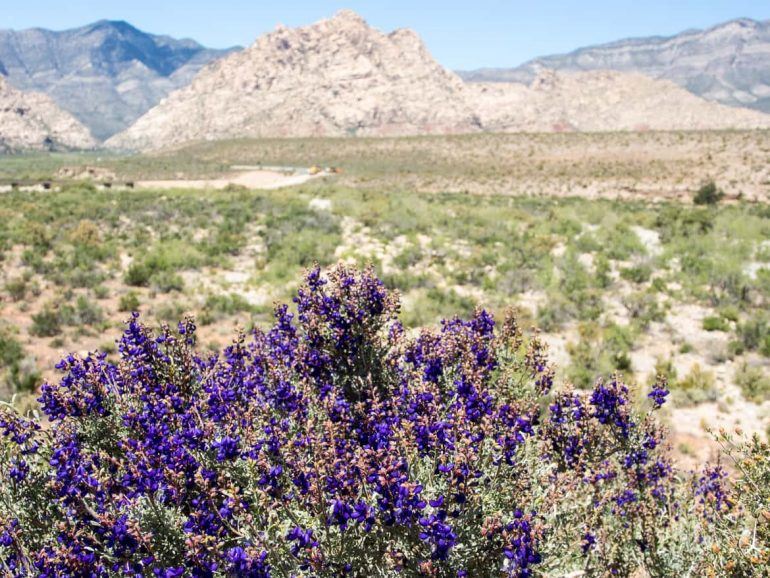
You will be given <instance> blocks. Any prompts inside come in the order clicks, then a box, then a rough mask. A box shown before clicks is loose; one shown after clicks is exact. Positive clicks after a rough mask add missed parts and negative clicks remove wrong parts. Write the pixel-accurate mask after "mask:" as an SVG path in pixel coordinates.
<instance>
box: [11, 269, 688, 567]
mask: <svg viewBox="0 0 770 578" xmlns="http://www.w3.org/2000/svg"><path fill="white" fill-rule="evenodd" d="M295 301H296V310H297V314H296V316H293V315H292V314H291V313H290V312H289V309H288V307H286V306H279V307H277V309H276V311H275V322H274V324H273V326H272V327H271V328H269V329H268V330H267V331H266V332H262V331H259V330H257V331H255V332H254V334H253V336H252V338H251V339H250V340H248V341H247V340H246V338H245V337H244V336H239V337H238V338H237V339H236V340H235V341H234V343H233V344H232V345H231V346H230V347H228V348H227V349H226V350H225V351H224V354H223V355H221V356H216V355H215V356H213V357H210V358H206V357H205V356H201V355H200V354H199V353H198V352H197V351H196V337H195V326H194V323H193V322H192V320H187V321H185V322H183V323H180V325H179V327H178V330H176V331H172V330H170V329H169V328H164V329H163V330H161V331H160V332H159V333H153V332H151V331H150V330H148V329H147V328H146V327H144V326H142V325H141V324H140V323H139V320H138V318H137V317H136V316H134V317H133V318H132V320H131V321H130V322H129V324H128V327H127V329H126V331H125V333H124V335H123V337H122V339H121V340H120V342H119V344H118V351H119V355H120V360H119V362H116V363H112V362H110V361H109V360H108V359H106V358H105V357H104V356H102V355H98V354H95V355H89V356H86V357H82V358H81V357H78V356H68V357H67V358H66V359H64V360H63V361H62V362H61V363H60V365H59V367H60V368H61V369H62V370H63V371H64V372H65V376H64V377H63V379H62V380H61V381H60V382H59V383H58V384H49V385H45V386H44V387H43V389H42V396H41V398H40V403H41V406H42V410H43V412H44V413H45V416H46V419H47V420H48V421H49V423H50V425H48V426H46V428H45V429H41V427H40V425H39V424H38V423H36V422H35V421H32V420H29V419H26V418H23V417H21V416H19V415H18V414H15V413H14V412H13V411H12V410H11V409H10V408H7V407H3V408H2V409H0V412H2V413H0V432H2V433H3V434H4V435H3V436H2V438H0V476H2V478H1V479H2V480H3V482H4V483H3V484H0V526H1V527H0V560H2V563H3V564H4V567H5V568H7V569H13V570H12V573H13V575H14V576H19V577H22V576H23V577H27V576H33V575H34V576H84V575H88V576H94V577H102V576H104V577H106V576H113V575H130V576H162V577H170V576H191V577H212V578H213V577H224V576H232V577H242V576H253V577H269V576H276V577H289V576H308V577H309V576H318V577H332V576H345V575H347V576H366V575H371V576H383V577H385V576H406V577H409V576H414V577H417V576H435V577H446V578H449V577H471V576H473V577H480V578H484V577H489V578H492V577H500V576H510V577H529V576H545V575H563V574H566V573H570V572H584V573H586V575H591V576H629V575H630V574H632V573H633V572H636V571H641V572H643V573H645V574H646V575H650V576H654V577H662V576H671V575H677V574H682V575H684V573H685V572H686V571H687V570H688V569H692V568H694V567H695V564H696V563H697V562H698V558H697V556H698V555H699V549H700V547H701V546H700V541H699V540H698V539H697V537H698V535H697V533H696V530H697V528H696V527H695V526H694V524H693V517H692V516H691V513H690V511H689V510H688V508H689V506H688V503H689V502H688V501H687V497H686V495H684V494H682V487H681V484H678V483H677V476H676V474H675V472H674V470H673V468H672V466H671V464H670V463H669V460H668V457H667V453H666V451H667V450H666V444H665V443H664V439H663V431H662V429H661V428H660V427H659V426H658V425H657V423H656V420H655V417H654V415H653V412H654V410H655V409H656V408H658V407H660V406H661V405H662V404H663V403H664V401H665V398H666V395H667V390H666V387H665V383H664V382H662V381H661V382H657V383H656V384H655V386H654V387H653V390H652V391H651V392H650V394H649V402H648V404H647V406H648V407H647V408H646V409H644V408H642V407H635V406H634V404H633V402H632V400H631V397H630V394H629V390H628V388H627V387H626V386H625V385H624V384H623V383H622V382H621V381H619V380H618V379H617V378H610V379H606V380H601V381H599V382H597V383H596V384H595V385H594V387H593V389H592V390H591V391H589V392H585V393H578V392H575V391H572V390H571V389H569V388H567V389H563V390H561V391H552V387H553V371H552V370H551V369H550V368H549V365H548V363H547V359H546V358H545V347H544V345H543V344H542V342H541V341H540V340H539V339H538V338H537V336H533V337H530V338H527V337H525V336H524V335H522V333H521V331H520V330H519V328H518V325H517V324H516V322H515V319H514V318H512V317H510V316H509V317H506V318H505V320H504V321H503V322H502V323H501V324H500V325H499V326H498V325H496V323H495V321H494V319H493V318H492V317H491V316H490V315H489V314H487V313H486V312H484V311H482V310H478V311H477V312H476V313H475V314H474V315H473V316H472V318H471V319H470V320H468V321H462V320H460V319H459V318H454V319H449V320H447V321H445V322H443V323H442V325H441V328H440V329H439V330H424V331H423V332H422V333H421V334H419V335H414V336H410V335H409V334H408V333H407V332H405V331H404V330H403V328H402V327H401V325H400V323H399V322H398V320H397V312H398V307H399V304H398V300H397V297H396V296H395V294H392V293H390V292H388V291H387V290H386V289H385V288H384V286H383V285H382V284H381V283H380V282H379V281H378V280H377V279H376V278H375V277H374V276H373V274H372V273H371V271H366V272H364V273H361V274H359V273H357V272H355V271H352V270H350V269H346V268H343V267H340V268H337V269H335V270H333V271H332V272H331V273H330V274H329V276H328V277H324V276H322V275H321V274H320V271H319V270H318V269H313V270H311V271H310V272H309V274H308V276H307V278H306V281H305V283H304V285H303V286H302V287H301V288H300V290H299V291H298V293H297V296H296V299H295Z"/></svg>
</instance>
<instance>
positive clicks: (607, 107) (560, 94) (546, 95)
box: [468, 70, 770, 132]
mask: <svg viewBox="0 0 770 578" xmlns="http://www.w3.org/2000/svg"><path fill="white" fill-rule="evenodd" d="M468 90H469V91H470V92H471V93H472V94H471V96H470V97H469V99H470V100H471V101H472V102H474V103H475V106H476V109H477V111H478V114H479V117H480V120H481V123H482V125H483V126H484V128H485V129H486V130H490V131H494V132H552V131H586V132H590V131H610V130H613V131H617V130H621V131H638V130H722V129H754V128H770V115H767V114H762V113H760V112H757V111H754V110H749V109H740V108H732V107H727V106H724V105H721V104H717V103H714V102H708V101H706V100H703V99H702V98H699V97H697V96H695V95H693V94H691V93H689V92H687V91H686V90H685V89H683V88H680V87H679V86H677V85H676V84H674V83H673V82H670V81H667V80H654V79H652V78H649V77H647V76H644V75H641V74H632V73H621V72H609V71H596V72H575V73H560V72H555V71H552V70H541V71H540V73H539V74H538V76H537V77H536V78H535V79H534V80H533V81H532V83H530V84H529V85H526V84H521V83H469V84H468Z"/></svg>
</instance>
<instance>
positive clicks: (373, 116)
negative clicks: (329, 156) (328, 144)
mask: <svg viewBox="0 0 770 578" xmlns="http://www.w3.org/2000/svg"><path fill="white" fill-rule="evenodd" d="M478 129H479V126H478V121H477V119H476V117H475V115H474V112H473V110H472V108H471V106H470V105H469V104H467V103H466V102H465V99H464V85H463V83H462V81H461V80H460V79H459V78H458V77H457V76H456V75H454V74H453V73H451V72H449V71H447V70H445V69H444V68H442V67H441V66H440V65H439V64H438V63H436V61H435V60H433V58H432V57H431V55H430V54H429V53H428V51H427V49H426V48H425V46H424V45H423V43H422V41H421V40H420V38H419V36H418V35H417V34H415V33H414V32H412V31H410V30H396V31H394V32H391V33H389V34H385V33H382V32H380V31H378V30H375V29H373V28H371V27H369V26H368V25H367V23H366V22H365V21H364V20H363V19H362V18H360V17H359V16H358V15H356V14H354V13H352V12H350V11H343V12H340V13H338V14H337V15H336V16H335V17H334V18H331V19H328V20H322V21H320V22H318V23H316V24H313V25H311V26H307V27H304V28H298V29H289V28H283V27H279V28H278V29H277V30H276V31H275V32H273V33H270V34H267V35H265V36H262V37H261V38H259V39H258V40H257V41H256V42H255V43H254V44H253V45H252V46H251V47H249V48H248V49H246V50H244V51H242V52H238V53H235V54H232V55H230V56H228V57H227V58H224V59H222V60H220V61H218V62H216V63H215V64H213V65H212V66H210V67H209V68H207V69H206V70H204V71H203V72H201V73H200V74H199V75H198V76H197V77H196V78H195V80H194V81H193V82H192V84H191V85H190V86H188V87H186V88H183V89H181V90H179V91H177V92H175V93H174V94H172V95H171V96H169V97H168V98H167V99H166V100H165V101H164V102H162V103H161V104H160V105H158V106H157V107H156V108H154V109H153V110H151V111H150V112H149V113H147V115H145V116H144V117H142V118H141V119H140V120H139V121H137V123H136V124H135V125H134V126H132V127H131V128H130V129H128V130H127V131H126V132H124V133H123V134H121V135H118V136H116V137H115V138H113V139H111V140H110V141H109V143H108V144H109V145H111V146H114V147H124V148H148V147H153V146H160V145H161V144H162V145H166V146H168V145H173V144H177V143H181V142H185V141H195V140H213V139H222V138H230V137H241V136H248V137H261V136H282V137H290V136H309V135H316V136H346V135H358V136H382V135H410V134H436V133H456V132H469V131H474V130H478Z"/></svg>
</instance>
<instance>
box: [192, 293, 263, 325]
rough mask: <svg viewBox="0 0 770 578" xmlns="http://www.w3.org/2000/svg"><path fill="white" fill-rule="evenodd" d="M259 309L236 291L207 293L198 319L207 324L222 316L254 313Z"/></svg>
mask: <svg viewBox="0 0 770 578" xmlns="http://www.w3.org/2000/svg"><path fill="white" fill-rule="evenodd" d="M259 309H260V308H259V307H255V306H254V305H252V304H251V303H249V302H248V301H247V300H246V299H245V298H244V297H242V296H241V295H239V294H237V293H231V294H229V295H209V296H208V297H206V302H205V303H204V304H203V307H202V310H201V314H200V316H199V318H198V320H199V322H200V323H201V324H202V325H208V324H210V323H213V322H214V321H217V320H218V319H221V318H222V317H226V316H229V315H235V314H237V313H255V312H257V311H258V310H259Z"/></svg>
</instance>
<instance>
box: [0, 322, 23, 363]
mask: <svg viewBox="0 0 770 578" xmlns="http://www.w3.org/2000/svg"><path fill="white" fill-rule="evenodd" d="M23 357H24V348H23V347H22V345H21V343H19V341H18V340H17V339H16V336H15V335H14V334H13V332H12V331H11V329H10V328H9V327H8V326H6V325H4V324H3V325H0V367H8V366H10V365H13V364H14V363H18V362H19V361H21V359H22V358H23Z"/></svg>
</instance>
